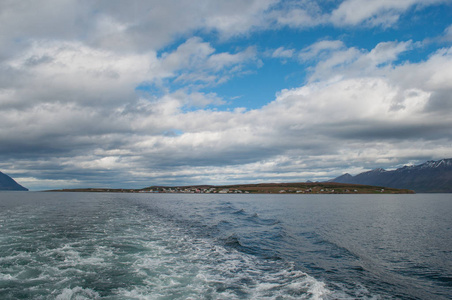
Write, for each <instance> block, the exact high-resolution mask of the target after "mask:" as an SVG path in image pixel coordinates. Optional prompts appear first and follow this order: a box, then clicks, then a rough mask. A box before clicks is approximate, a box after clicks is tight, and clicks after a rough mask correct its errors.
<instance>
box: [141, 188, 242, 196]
mask: <svg viewBox="0 0 452 300" xmlns="http://www.w3.org/2000/svg"><path fill="white" fill-rule="evenodd" d="M139 193H183V194H249V191H242V190H238V189H226V188H223V189H219V188H215V187H211V188H197V187H166V188H165V187H157V188H149V189H143V190H140V191H139Z"/></svg>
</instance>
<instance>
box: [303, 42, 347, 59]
mask: <svg viewBox="0 0 452 300" xmlns="http://www.w3.org/2000/svg"><path fill="white" fill-rule="evenodd" d="M344 46H345V45H344V43H343V42H342V41H337V40H336V41H329V40H323V41H319V42H317V43H315V44H312V45H310V46H308V47H306V48H304V49H303V50H301V52H300V54H299V57H300V59H301V60H311V59H315V60H320V59H323V58H324V57H325V55H328V54H329V53H330V52H331V51H336V50H338V49H342V48H344Z"/></svg>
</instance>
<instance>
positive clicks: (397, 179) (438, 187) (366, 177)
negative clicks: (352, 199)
mask: <svg viewBox="0 0 452 300" xmlns="http://www.w3.org/2000/svg"><path fill="white" fill-rule="evenodd" d="M329 181H330V182H338V183H351V184H367V185H376V186H384V187H391V188H398V189H410V190H414V191H416V192H417V193H452V159H450V158H449V159H441V160H438V161H428V162H426V163H423V164H421V165H417V166H405V167H403V168H399V169H397V170H393V171H386V170H384V169H374V170H371V171H368V172H364V173H360V174H358V175H356V176H351V175H350V174H344V175H341V176H339V177H337V178H335V179H332V180H329Z"/></svg>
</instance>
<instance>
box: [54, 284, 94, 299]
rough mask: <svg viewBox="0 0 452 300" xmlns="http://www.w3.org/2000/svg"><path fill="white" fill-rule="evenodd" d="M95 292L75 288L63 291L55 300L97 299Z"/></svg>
mask: <svg viewBox="0 0 452 300" xmlns="http://www.w3.org/2000/svg"><path fill="white" fill-rule="evenodd" d="M99 298H100V296H99V294H98V293H97V292H95V291H93V290H91V289H84V288H82V287H79V286H77V287H75V288H72V289H68V288H66V289H63V291H62V292H61V293H60V294H59V295H57V296H56V298H55V299H56V300H85V299H99Z"/></svg>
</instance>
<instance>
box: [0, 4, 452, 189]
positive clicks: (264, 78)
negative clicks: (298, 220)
mask: <svg viewBox="0 0 452 300" xmlns="http://www.w3.org/2000/svg"><path fill="white" fill-rule="evenodd" d="M0 11H1V13H0V22H1V24H3V25H2V29H0V30H1V31H2V34H1V35H0V44H1V45H2V47H0V170H1V171H2V172H4V173H6V174H9V175H10V176H12V177H13V178H15V179H16V180H17V181H19V182H20V183H21V184H22V185H24V186H26V187H28V188H30V189H33V190H42V189H51V188H75V187H131V188H139V187H145V186H149V185H154V184H168V185H182V184H204V183H208V184H228V183H237V182H241V183H242V182H250V183H252V182H253V183H254V182H282V181H290V182H294V181H306V180H326V179H330V178H333V177H336V176H338V175H341V174H342V173H345V172H348V173H351V174H356V173H359V172H361V171H365V170H369V169H372V168H375V167H383V168H389V169H390V168H396V167H400V166H403V165H405V164H416V163H422V162H424V161H426V160H430V159H441V158H448V157H452V135H451V131H450V128H452V117H451V116H452V99H451V95H452V22H451V21H450V20H452V1H450V0H432V1H421V0H398V1H373V0H344V1H336V0H319V1H312V0H300V1H278V0H253V1H239V0H232V1H231V0H230V1H220V0H219V1H207V0H197V1H190V2H187V1H181V0H171V1H165V2H162V1H132V2H130V1H96V2H92V1H75V0H67V1H54V0H44V1H39V2H36V1H20V2H18V1H2V2H1V3H0Z"/></svg>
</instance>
